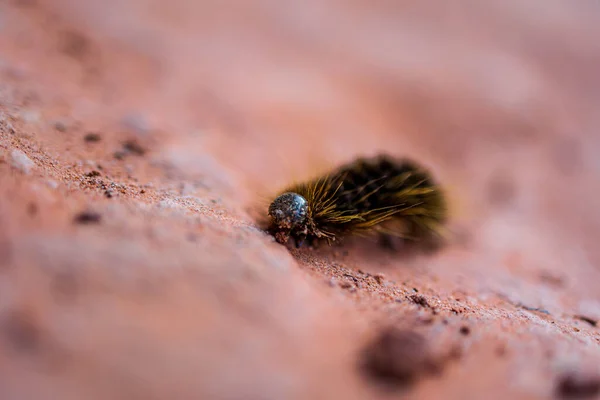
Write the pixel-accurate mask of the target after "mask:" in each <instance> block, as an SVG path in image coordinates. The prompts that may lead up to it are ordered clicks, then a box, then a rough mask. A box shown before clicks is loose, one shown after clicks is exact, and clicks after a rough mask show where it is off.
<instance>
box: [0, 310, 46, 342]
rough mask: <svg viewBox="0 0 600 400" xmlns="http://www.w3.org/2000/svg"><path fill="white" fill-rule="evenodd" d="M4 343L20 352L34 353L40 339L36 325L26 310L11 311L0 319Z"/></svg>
mask: <svg viewBox="0 0 600 400" xmlns="http://www.w3.org/2000/svg"><path fill="white" fill-rule="evenodd" d="M1 324H2V331H3V332H4V337H5V339H6V342H7V343H8V345H9V346H10V347H12V348H13V349H15V350H17V351H20V352H35V351H36V350H37V349H38V347H39V341H40V337H41V333H40V329H39V327H38V323H37V322H36V321H35V320H34V317H33V315H32V314H31V313H29V312H27V311H26V310H13V311H10V312H9V313H8V315H6V316H5V317H4V318H3V319H2V322H1Z"/></svg>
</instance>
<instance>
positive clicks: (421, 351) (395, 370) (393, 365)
mask: <svg viewBox="0 0 600 400" xmlns="http://www.w3.org/2000/svg"><path fill="white" fill-rule="evenodd" d="M361 367H362V369H363V371H364V372H365V373H366V374H367V376H368V377H370V378H371V379H373V380H375V381H378V382H380V383H384V384H390V385H394V386H398V385H400V386H403V385H407V384H411V383H413V382H414V381H415V380H416V379H417V378H419V377H420V376H422V375H427V374H429V373H433V372H437V371H438V370H439V368H440V365H438V363H436V362H435V361H434V359H433V357H432V356H431V354H430V350H429V346H428V343H427V340H426V339H425V337H424V336H423V335H422V334H420V333H417V332H415V331H411V330H403V329H400V328H397V327H388V328H385V329H383V330H382V331H381V332H380V333H379V334H378V335H377V337H376V338H375V339H374V340H373V341H372V342H371V343H369V344H368V345H367V346H366V348H365V349H363V352H362V354H361Z"/></svg>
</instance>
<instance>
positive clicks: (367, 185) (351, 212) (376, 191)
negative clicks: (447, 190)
mask: <svg viewBox="0 0 600 400" xmlns="http://www.w3.org/2000/svg"><path fill="white" fill-rule="evenodd" d="M446 214H447V207H446V200H445V198H444V195H443V193H442V190H441V188H440V187H439V186H438V185H437V184H436V183H435V182H434V181H433V178H432V177H431V175H430V173H429V172H428V171H426V170H425V169H423V168H422V167H421V166H419V165H417V164H415V163H414V162H412V161H409V160H396V159H394V158H392V157H389V156H385V155H381V156H377V157H372V158H359V159H357V160H355V161H354V162H351V163H348V164H346V165H343V166H342V167H340V168H338V169H337V170H335V171H333V172H331V173H330V174H328V175H326V176H324V177H320V178H317V179H314V180H312V181H309V182H306V183H301V184H297V185H294V186H292V187H290V188H288V189H287V190H285V191H284V192H283V193H282V194H281V195H280V196H278V197H277V198H276V199H275V200H274V201H273V202H272V203H271V206H270V207H269V216H270V217H271V225H270V227H269V232H270V233H271V234H272V235H273V236H274V237H275V239H276V240H277V241H278V242H279V243H287V242H288V240H289V238H290V237H291V238H292V239H294V241H295V242H296V246H300V245H302V243H304V241H305V240H306V241H308V243H309V244H312V243H313V242H314V241H315V240H317V239H326V240H327V241H328V242H329V243H331V242H332V241H335V240H337V239H338V238H340V237H343V236H346V235H350V234H364V233H367V232H369V231H377V232H381V233H387V234H390V235H395V236H400V237H402V238H404V239H407V240H413V241H415V240H420V239H424V238H428V237H432V236H436V235H438V234H439V233H440V232H441V228H442V226H443V224H444V222H445V221H446Z"/></svg>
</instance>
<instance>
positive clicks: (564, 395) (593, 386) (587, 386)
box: [556, 372, 600, 399]
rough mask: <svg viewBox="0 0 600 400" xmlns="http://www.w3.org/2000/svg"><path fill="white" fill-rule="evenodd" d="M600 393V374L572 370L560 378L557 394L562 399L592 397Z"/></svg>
mask: <svg viewBox="0 0 600 400" xmlns="http://www.w3.org/2000/svg"><path fill="white" fill-rule="evenodd" d="M599 394H600V376H597V375H589V374H585V373H577V372H570V373H566V374H564V375H562V376H560V377H559V378H558V381H557V386H556V395H557V397H558V398H560V399H592V398H596V396H598V395H599Z"/></svg>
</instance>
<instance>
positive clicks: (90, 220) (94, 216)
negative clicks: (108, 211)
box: [73, 211, 102, 225]
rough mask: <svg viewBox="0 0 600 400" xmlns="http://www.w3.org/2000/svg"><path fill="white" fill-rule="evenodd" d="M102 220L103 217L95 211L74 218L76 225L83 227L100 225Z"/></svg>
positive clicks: (82, 213)
mask: <svg viewBox="0 0 600 400" xmlns="http://www.w3.org/2000/svg"><path fill="white" fill-rule="evenodd" d="M101 220H102V216H101V215H100V214H99V213H97V212H94V211H82V212H80V213H79V214H77V215H75V217H74V218H73V221H74V222H75V223H76V224H81V225H90V224H99V223H100V222H101Z"/></svg>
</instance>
